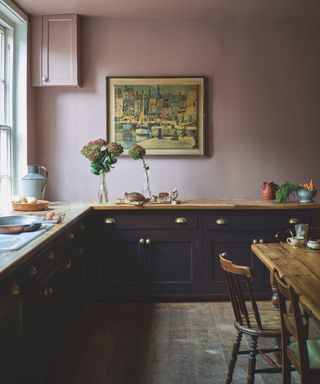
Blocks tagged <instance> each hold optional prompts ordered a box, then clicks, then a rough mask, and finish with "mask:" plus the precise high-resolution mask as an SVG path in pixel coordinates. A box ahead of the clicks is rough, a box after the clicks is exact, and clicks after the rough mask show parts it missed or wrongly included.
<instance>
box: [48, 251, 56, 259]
mask: <svg viewBox="0 0 320 384" xmlns="http://www.w3.org/2000/svg"><path fill="white" fill-rule="evenodd" d="M54 258H55V256H54V253H53V252H52V251H50V252H49V253H48V260H54Z"/></svg>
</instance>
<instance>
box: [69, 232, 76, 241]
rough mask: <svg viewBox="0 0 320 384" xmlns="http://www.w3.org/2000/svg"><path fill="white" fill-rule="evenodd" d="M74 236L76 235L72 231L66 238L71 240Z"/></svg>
mask: <svg viewBox="0 0 320 384" xmlns="http://www.w3.org/2000/svg"><path fill="white" fill-rule="evenodd" d="M75 238H76V235H75V234H74V233H73V232H70V233H69V235H68V239H69V240H73V239H75Z"/></svg>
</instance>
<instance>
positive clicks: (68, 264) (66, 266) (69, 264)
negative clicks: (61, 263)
mask: <svg viewBox="0 0 320 384" xmlns="http://www.w3.org/2000/svg"><path fill="white" fill-rule="evenodd" d="M71 267H72V261H71V260H69V261H68V262H67V263H66V265H65V268H66V269H69V270H70V269H71Z"/></svg>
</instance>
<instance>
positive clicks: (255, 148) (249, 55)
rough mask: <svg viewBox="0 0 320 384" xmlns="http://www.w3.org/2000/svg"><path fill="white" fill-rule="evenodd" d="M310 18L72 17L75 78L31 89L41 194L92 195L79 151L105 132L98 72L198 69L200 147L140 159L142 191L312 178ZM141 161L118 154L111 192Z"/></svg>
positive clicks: (221, 189)
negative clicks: (203, 125)
mask: <svg viewBox="0 0 320 384" xmlns="http://www.w3.org/2000/svg"><path fill="white" fill-rule="evenodd" d="M319 47H320V22H319V21H316V20H314V21H312V20H311V21H310V20H297V19H292V20H289V19H288V20H286V19H268V20H267V19H261V20H240V19H191V18H190V19H143V18H141V19H108V18H83V19H82V24H81V49H82V77H83V87H82V88H79V89H72V88H60V87H59V88H47V89H46V88H37V89H36V90H35V95H34V111H35V119H34V120H35V131H36V137H37V146H36V148H37V152H36V154H35V155H34V154H32V156H31V154H30V153H29V156H30V159H31V158H32V161H35V160H36V161H37V162H38V163H39V164H42V165H45V166H46V167H47V168H48V170H49V174H50V179H49V186H48V194H47V198H49V199H73V200H95V199H96V192H97V186H98V178H97V176H93V175H91V174H90V169H89V162H88V161H87V160H86V159H84V158H83V157H82V156H81V155H80V148H81V146H82V145H84V144H85V143H86V142H87V141H89V140H91V139H96V138H99V137H105V135H106V89H105V78H106V76H130V75H132V76H162V75H171V76H174V75H179V76H180V75H185V76H188V75H201V76H207V77H208V103H207V104H208V124H207V130H208V144H209V153H208V156H207V157H199V158H188V157H183V158H181V157H179V158H173V157H170V158H169V157H163V158H155V157H153V158H150V159H148V163H149V165H150V168H151V178H152V180H151V183H152V191H153V192H154V193H155V192H159V191H166V190H170V189H171V188H173V187H174V186H176V187H177V188H178V190H179V192H180V196H182V197H198V198H200V197H203V198H256V197H260V185H261V182H262V181H264V180H274V181H275V182H283V181H286V180H289V181H291V182H297V183H300V182H305V181H307V180H308V179H310V178H311V177H312V178H313V179H314V181H315V182H316V184H317V185H319V187H320V173H319V142H320V129H319V122H320V108H319V104H320V101H319V100H320V50H319ZM141 184H142V164H141V163H140V162H136V161H133V160H131V159H129V158H120V159H119V163H118V164H117V165H116V168H115V169H114V170H112V172H111V174H110V175H109V192H110V197H111V198H116V197H118V196H122V195H123V193H124V192H125V191H134V190H137V191H139V190H140V188H141Z"/></svg>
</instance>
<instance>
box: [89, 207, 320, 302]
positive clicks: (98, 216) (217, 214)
mask: <svg viewBox="0 0 320 384" xmlns="http://www.w3.org/2000/svg"><path fill="white" fill-rule="evenodd" d="M313 220H314V218H313V212H312V210H226V211H223V210H168V211H166V210H143V209H141V210H140V211H138V210H122V211H121V210H119V211H107V210H105V211H96V212H93V213H92V216H91V221H92V222H91V226H92V227H93V228H95V233H94V239H95V240H94V244H95V247H94V249H93V255H94V256H93V257H92V259H91V260H90V264H89V266H88V270H89V271H90V279H89V280H90V284H89V285H90V295H91V296H90V297H91V299H94V300H104V299H115V300H116V299H124V300H127V299H129V300H130V299H153V300H157V299H160V300H162V299H172V300H174V299H199V300H204V299H213V298H215V299H226V298H227V288H226V282H225V276H224V273H223V271H222V270H221V268H220V265H219V254H220V253H222V252H227V253H228V255H229V257H230V258H231V259H232V260H233V261H234V262H236V263H239V264H243V265H248V266H250V267H251V268H252V270H253V273H254V287H255V290H256V292H257V294H258V296H259V297H260V298H268V297H270V279H269V272H268V271H267V269H266V268H265V267H264V266H263V265H262V263H261V262H260V261H259V260H258V259H257V258H256V257H255V256H254V255H253V254H252V253H251V245H252V244H253V243H255V242H275V241H277V239H276V238H275V234H276V232H278V231H282V230H285V229H288V228H290V227H293V226H294V224H295V223H297V222H304V223H309V224H312V222H313Z"/></svg>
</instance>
